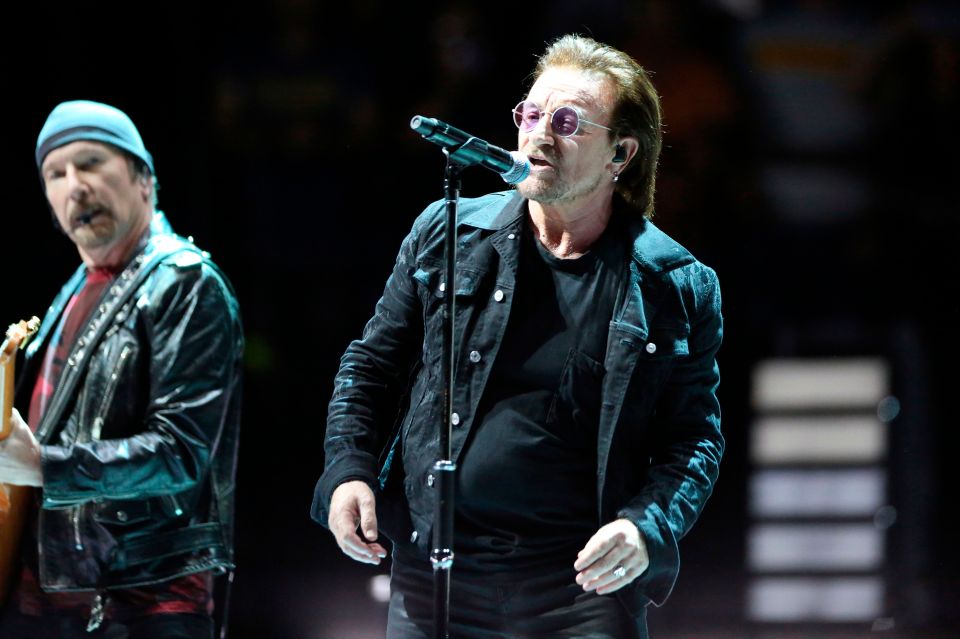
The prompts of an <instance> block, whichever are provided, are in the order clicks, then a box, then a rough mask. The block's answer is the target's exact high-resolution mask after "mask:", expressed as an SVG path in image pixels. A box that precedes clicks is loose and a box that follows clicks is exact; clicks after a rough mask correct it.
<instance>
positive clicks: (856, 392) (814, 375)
mask: <svg viewBox="0 0 960 639" xmlns="http://www.w3.org/2000/svg"><path fill="white" fill-rule="evenodd" d="M888 378H889V367H888V365H887V362H886V361H885V360H883V359H879V358H864V359H849V358H843V359H841V358H830V359H778V360H768V361H766V362H761V363H759V364H758V365H757V366H756V368H755V369H754V381H753V398H752V399H753V406H754V407H755V408H756V409H758V410H777V409H780V410H782V409H809V408H828V409H829V408H871V407H875V406H876V405H877V403H878V402H879V401H880V400H881V399H883V398H884V397H885V396H886V395H887V394H888V392H889V391H888V388H889V383H888V381H887V380H888Z"/></svg>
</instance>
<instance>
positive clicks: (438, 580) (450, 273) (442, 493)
mask: <svg viewBox="0 0 960 639" xmlns="http://www.w3.org/2000/svg"><path fill="white" fill-rule="evenodd" d="M443 154H444V155H445V156H447V166H446V169H445V171H444V178H443V195H444V202H445V209H446V227H445V229H444V232H445V238H444V250H443V252H444V261H445V273H446V277H445V282H444V290H443V351H442V355H441V360H440V376H441V379H442V380H443V385H444V387H443V409H444V410H443V415H444V416H445V418H444V421H445V423H441V424H440V439H439V442H440V448H439V454H440V459H438V460H437V461H436V462H435V463H434V464H433V476H434V487H435V489H436V491H437V500H436V502H435V504H434V524H433V550H432V551H431V553H430V563H431V564H432V566H433V586H434V587H433V601H434V605H433V636H434V638H435V639H449V637H450V570H451V569H452V568H453V557H454V553H453V487H454V471H455V470H456V468H457V467H456V464H454V463H453V461H452V460H451V457H452V456H453V453H452V449H451V446H450V435H451V430H452V415H453V389H454V370H455V354H454V348H453V344H454V317H455V310H456V309H455V299H456V295H455V291H456V290H457V285H456V264H457V201H458V199H459V197H460V169H461V168H462V166H461V165H460V164H459V163H458V162H457V161H456V158H455V155H456V154H455V153H454V154H451V153H450V150H449V149H447V148H444V149H443Z"/></svg>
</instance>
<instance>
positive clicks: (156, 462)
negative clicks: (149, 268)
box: [41, 263, 243, 507]
mask: <svg viewBox="0 0 960 639" xmlns="http://www.w3.org/2000/svg"><path fill="white" fill-rule="evenodd" d="M152 277H155V278H157V279H156V286H152V287H151V289H150V292H149V293H147V294H146V295H142V296H141V297H140V298H139V300H138V302H137V307H138V311H139V312H140V313H142V315H143V326H142V334H141V335H140V336H139V338H140V339H141V340H142V342H141V346H140V347H141V348H146V349H149V350H148V352H146V353H145V356H144V358H143V360H144V361H142V362H141V364H140V365H141V366H142V367H143V368H141V369H139V370H137V371H134V372H132V373H131V374H137V375H143V376H144V377H145V378H146V379H148V382H144V384H143V389H142V391H143V392H144V393H145V394H147V395H148V396H147V397H146V399H145V402H146V411H145V416H144V423H143V425H142V429H140V430H139V432H137V433H136V434H133V435H132V436H129V437H123V438H119V439H103V440H94V441H78V442H76V443H74V444H72V445H69V446H66V445H46V446H43V447H42V451H41V463H42V469H43V479H44V487H43V505H44V507H59V506H64V505H71V504H75V503H80V502H84V501H88V500H91V499H94V498H107V499H134V498H145V497H152V496H158V495H168V494H175V493H179V492H182V491H185V490H188V489H191V488H193V487H195V486H196V485H197V484H198V483H199V482H201V481H202V480H203V479H204V477H205V476H206V474H207V473H208V471H209V469H210V464H211V460H212V457H213V455H214V454H216V451H217V449H218V446H219V443H220V440H221V436H222V434H223V432H224V429H227V428H237V427H238V426H239V425H238V424H237V423H234V422H235V421H236V414H235V412H234V411H231V410H230V407H231V405H235V402H236V400H235V399H233V395H234V394H235V393H239V377H240V374H241V364H242V363H241V356H242V350H243V333H242V329H241V324H240V315H239V309H238V305H237V302H236V299H235V298H234V295H233V292H232V291H231V289H230V288H229V285H228V284H227V283H226V281H225V280H224V279H222V278H221V276H220V275H219V273H218V272H216V270H215V269H214V268H213V267H211V266H209V265H207V264H205V263H200V264H197V265H195V266H194V267H191V268H181V267H179V266H174V265H172V264H163V265H160V266H159V267H158V268H157V272H156V273H155V274H154V275H153V276H152Z"/></svg>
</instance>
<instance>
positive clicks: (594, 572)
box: [577, 546, 631, 590]
mask: <svg viewBox="0 0 960 639" xmlns="http://www.w3.org/2000/svg"><path fill="white" fill-rule="evenodd" d="M630 554H631V553H630V549H629V548H626V547H624V546H615V547H614V548H611V549H610V550H609V551H608V552H607V554H605V555H603V556H602V557H600V558H598V559H597V560H596V561H595V562H593V563H592V564H590V566H588V567H587V568H585V569H584V570H581V571H580V572H579V573H577V583H578V584H580V585H582V586H584V588H585V589H586V588H587V586H589V587H590V588H589V589H591V590H592V589H593V588H595V587H596V583H597V579H598V578H601V577H603V576H604V575H608V574H610V573H611V572H612V571H613V570H614V569H616V568H617V566H621V565H622V566H626V565H627V564H628V563H630V562H629V559H630Z"/></svg>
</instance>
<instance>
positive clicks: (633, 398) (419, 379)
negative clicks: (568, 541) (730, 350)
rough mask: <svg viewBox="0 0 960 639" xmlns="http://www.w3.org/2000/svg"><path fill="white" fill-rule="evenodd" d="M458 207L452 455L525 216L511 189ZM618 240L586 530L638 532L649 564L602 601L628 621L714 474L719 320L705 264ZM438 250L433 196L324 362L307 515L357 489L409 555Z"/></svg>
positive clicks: (502, 320) (430, 456)
mask: <svg viewBox="0 0 960 639" xmlns="http://www.w3.org/2000/svg"><path fill="white" fill-rule="evenodd" d="M617 205H618V206H620V205H623V204H622V203H619V202H618V203H617ZM624 206H625V205H624ZM458 213H459V220H458V224H457V285H456V326H457V333H456V336H455V339H454V341H455V344H454V350H455V356H456V364H455V373H456V381H457V383H456V387H455V388H454V391H453V406H454V411H455V413H456V417H455V418H453V419H452V420H451V421H452V422H453V423H454V428H453V434H452V436H451V447H452V449H453V459H452V461H454V462H456V461H457V459H458V457H459V454H460V451H461V450H462V449H463V446H464V445H465V443H466V442H467V441H468V438H469V432H470V429H471V427H472V426H473V424H474V422H475V418H476V413H477V410H478V406H479V403H480V398H481V396H482V394H483V389H484V386H485V384H486V382H487V379H488V377H489V374H490V371H491V369H492V367H493V365H494V362H495V360H496V357H497V352H498V349H499V347H500V344H501V342H502V339H503V335H504V332H505V330H506V326H507V321H508V319H509V315H510V307H511V304H512V301H513V294H514V291H515V290H516V289H515V281H516V272H517V261H518V253H519V242H518V240H517V238H519V237H520V235H521V229H522V225H523V224H526V222H527V216H526V201H525V200H524V199H523V198H522V197H520V196H519V195H518V194H516V193H511V192H502V193H494V194H490V195H487V196H485V197H481V198H476V199H467V198H465V199H463V200H461V201H460V208H459V211H458ZM625 215H630V214H629V213H627V212H625ZM623 241H624V242H626V243H628V244H629V253H628V254H629V256H630V259H629V263H628V264H627V265H625V267H626V272H627V273H628V275H627V277H625V278H624V288H623V290H622V291H621V292H620V294H619V296H618V299H617V302H616V306H615V309H614V316H613V321H611V322H610V324H609V331H608V337H607V351H606V356H605V359H604V361H603V368H604V374H603V381H602V387H601V400H602V409H601V411H600V416H599V424H598V437H597V470H598V472H597V487H596V488H597V502H598V506H599V509H598V513H597V527H598V528H599V527H600V526H601V525H603V524H605V523H608V522H610V521H612V520H614V519H617V518H627V519H630V520H631V521H633V522H634V523H636V525H637V527H638V528H639V529H640V530H641V532H642V533H643V535H644V538H645V540H646V543H647V550H648V552H649V554H650V568H649V569H648V570H647V571H646V572H645V573H644V574H643V575H641V576H640V577H639V578H638V579H636V580H635V581H634V582H633V583H631V584H630V585H629V586H628V587H627V588H623V589H621V590H620V591H618V592H617V596H618V597H619V598H620V599H622V600H623V602H624V604H625V605H626V606H627V608H628V609H629V610H631V611H632V612H634V613H635V614H638V615H639V614H641V613H642V610H643V608H644V607H645V606H646V605H647V604H649V603H651V602H653V603H656V604H662V603H663V602H664V601H665V600H666V598H667V596H668V595H669V593H670V591H671V589H672V588H673V584H674V582H675V580H676V577H677V574H678V571H679V569H680V555H679V548H678V540H679V539H680V538H681V537H682V536H683V535H684V534H686V533H687V531H688V530H689V529H690V527H691V526H693V524H694V522H695V521H696V519H697V517H698V516H699V514H700V512H701V510H702V509H703V507H704V505H705V503H706V501H707V499H708V497H709V496H710V494H711V492H712V490H713V485H714V482H715V481H716V480H717V476H718V473H719V464H720V458H721V456H722V454H723V449H724V440H723V436H722V435H721V432H720V405H719V402H718V401H717V395H716V391H717V386H718V384H719V382H720V373H719V368H718V366H717V361H716V355H717V351H718V349H719V347H720V342H721V339H722V334H723V320H722V316H721V311H720V287H719V284H718V282H717V276H716V274H715V273H714V272H713V270H712V269H710V268H709V267H707V266H705V265H704V264H702V263H700V262H698V261H697V260H696V259H694V257H693V256H692V255H691V254H690V253H689V252H688V251H687V250H686V249H684V248H683V247H682V246H680V245H679V244H677V243H676V242H675V241H674V240H672V239H671V238H670V237H668V236H667V235H666V234H665V233H663V232H662V231H660V230H659V229H658V228H657V227H656V226H654V225H653V224H652V223H651V222H649V221H647V220H644V219H642V218H639V217H634V218H633V219H632V221H631V222H630V223H629V224H628V236H627V237H624V238H623ZM443 244H444V209H443V202H438V203H435V204H434V205H432V206H430V207H428V208H427V210H426V211H424V213H423V214H422V215H421V216H420V217H419V218H417V221H416V222H415V223H414V225H413V230H412V231H411V232H410V234H409V235H408V236H407V238H406V239H405V240H404V242H403V245H402V247H401V249H400V254H399V256H398V257H397V262H396V265H395V266H394V270H393V273H392V275H391V276H390V279H389V280H388V282H387V286H386V289H385V291H384V294H383V297H382V298H381V299H380V301H379V302H378V303H377V307H376V312H375V313H374V316H373V318H372V319H371V320H370V321H369V322H368V323H367V326H366V328H365V329H364V332H363V336H362V338H361V339H359V340H356V341H354V342H353V343H351V344H350V346H349V347H348V348H347V351H346V353H344V355H343V358H342V360H341V362H340V370H339V372H338V373H337V377H336V380H335V383H334V391H333V397H332V399H331V401H330V406H329V412H328V416H327V437H326V445H325V452H326V459H325V466H324V471H323V474H322V475H321V477H320V480H319V481H318V483H317V487H316V491H315V493H314V502H313V510H312V514H313V517H314V519H316V520H317V521H318V522H320V523H322V524H323V525H326V524H327V517H328V513H329V505H330V496H331V495H332V494H333V491H334V490H335V489H336V487H337V486H338V485H340V484H341V483H343V482H345V481H348V480H353V479H359V480H363V481H366V482H368V483H369V484H370V485H371V486H372V487H373V488H374V489H375V490H376V491H377V515H378V524H379V526H380V529H381V530H383V531H384V532H385V533H386V534H387V535H388V536H389V537H390V539H391V540H392V541H393V542H394V543H395V544H396V545H398V546H400V547H402V548H403V549H404V550H407V551H408V552H412V553H416V554H419V555H421V556H422V557H424V558H425V557H426V556H427V553H428V551H429V548H430V535H431V532H432V524H433V516H434V515H433V513H434V504H435V500H436V491H435V490H434V489H433V486H434V481H433V479H434V478H433V476H432V473H433V472H434V471H433V469H432V467H433V463H434V462H435V461H436V460H437V459H438V458H439V450H438V448H439V447H438V442H437V429H438V425H439V424H441V423H443V421H444V420H443V415H442V412H443V408H442V406H443V402H442V396H441V394H440V392H439V391H440V379H441V375H440V372H439V371H440V355H441V332H442V331H441V328H442V313H441V307H442V300H443V291H444V288H445V285H444V282H443V279H444V276H443V264H444V262H443ZM404 393H406V399H405V400H402V399H401V398H402V397H403V396H404ZM404 402H405V403H406V406H404V407H403V408H402V410H401V411H400V419H399V420H398V421H396V422H395V420H394V418H395V416H396V415H397V409H398V406H403V403H404ZM391 424H395V426H396V429H395V430H394V431H392V432H391ZM381 451H382V452H381ZM570 561H571V563H572V561H573V559H572V558H571V560H570Z"/></svg>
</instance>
